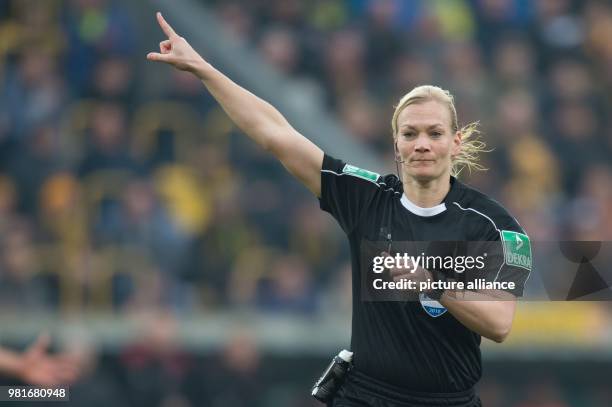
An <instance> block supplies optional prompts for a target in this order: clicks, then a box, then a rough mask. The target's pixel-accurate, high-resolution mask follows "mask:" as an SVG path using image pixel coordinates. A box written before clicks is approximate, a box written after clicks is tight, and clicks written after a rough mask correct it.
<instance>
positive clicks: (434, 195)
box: [404, 174, 450, 208]
mask: <svg viewBox="0 0 612 407" xmlns="http://www.w3.org/2000/svg"><path fill="white" fill-rule="evenodd" d="M448 191H450V175H443V176H441V177H439V178H437V179H433V180H427V181H421V180H417V179H414V178H412V177H409V176H407V175H406V174H404V194H405V195H406V197H407V198H408V199H409V200H410V202H412V203H413V204H415V205H417V206H420V207H421V208H431V207H433V206H436V205H439V204H440V203H441V202H442V201H443V200H444V197H446V195H447V194H448Z"/></svg>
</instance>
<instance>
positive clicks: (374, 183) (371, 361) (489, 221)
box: [320, 155, 530, 393]
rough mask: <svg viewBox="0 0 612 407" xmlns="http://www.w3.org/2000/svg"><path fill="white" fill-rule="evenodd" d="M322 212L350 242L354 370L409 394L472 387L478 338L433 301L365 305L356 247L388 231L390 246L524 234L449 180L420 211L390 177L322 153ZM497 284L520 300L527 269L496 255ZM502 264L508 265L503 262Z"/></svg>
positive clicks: (492, 205)
mask: <svg viewBox="0 0 612 407" xmlns="http://www.w3.org/2000/svg"><path fill="white" fill-rule="evenodd" d="M320 205H321V209H323V210H325V211H327V212H329V213H330V214H332V216H333V217H334V218H335V219H336V220H337V221H338V223H339V224H340V226H341V227H342V229H343V230H344V231H345V232H346V234H347V235H348V237H349V242H350V249H351V261H352V270H353V316H352V337H351V350H352V351H353V352H354V353H355V356H354V367H355V370H356V371H358V372H360V373H362V374H365V375H367V376H369V377H371V378H375V379H376V380H378V381H380V382H383V383H387V384H389V385H390V386H395V387H396V388H401V389H405V390H406V391H412V392H425V393H427V392H433V393H454V392H462V391H466V390H469V389H472V388H473V386H474V385H475V384H476V382H477V381H478V380H479V379H480V376H481V355H480V341H481V337H480V335H478V334H476V333H475V332H473V331H471V330H470V329H468V328H466V327H465V326H464V325H463V324H461V323H460V322H459V321H458V320H457V319H455V318H454V317H453V316H452V315H451V314H450V313H449V312H446V309H445V308H444V307H443V306H442V305H441V304H440V303H438V302H437V301H427V298H424V299H422V301H409V302H394V301H386V302H367V301H363V300H362V292H361V289H360V281H361V279H360V276H359V275H358V274H359V273H360V270H362V266H363V265H362V264H360V263H361V262H362V260H361V258H360V245H361V243H362V241H363V240H364V239H365V240H370V241H375V240H377V239H380V231H381V230H387V229H386V228H387V226H388V225H392V233H393V240H403V241H437V240H448V241H450V240H455V241H500V243H502V240H503V239H504V233H508V232H510V233H518V235H519V236H523V238H526V235H524V231H523V229H522V228H521V227H520V225H519V224H518V223H517V221H516V220H515V219H514V218H513V217H512V216H510V215H509V214H508V212H507V211H506V210H505V209H504V208H503V207H502V206H501V205H500V204H499V203H497V202H495V201H494V200H492V199H490V198H488V197H487V196H486V195H484V194H483V193H481V192H478V191H476V190H474V189H472V188H469V187H468V186H466V185H464V184H463V183H461V182H459V181H458V180H457V179H455V178H453V177H451V188H450V191H449V192H448V194H447V196H446V197H445V198H444V200H443V202H442V203H440V204H439V205H437V206H435V207H432V208H420V207H418V206H416V205H414V204H413V203H411V202H410V201H409V200H408V199H407V198H406V196H405V195H404V194H403V187H402V183H401V181H400V180H399V179H398V177H397V176H395V175H387V176H379V175H378V174H376V173H373V172H370V171H367V170H363V169H360V168H357V167H354V166H352V165H348V164H346V163H344V162H343V161H340V160H337V159H335V158H333V157H330V156H328V155H325V157H324V159H323V167H322V170H321V198H320ZM500 261H501V264H500V265H499V268H498V269H497V275H496V276H495V278H496V280H497V281H504V280H512V281H514V282H516V285H517V286H516V289H515V290H513V291H512V293H513V294H514V295H516V296H521V295H522V291H523V286H524V283H525V281H526V279H527V277H528V275H529V268H530V267H521V265H520V264H518V263H517V264H513V263H512V259H510V261H508V262H506V261H505V259H504V258H503V257H502V258H500ZM506 263H507V264H506Z"/></svg>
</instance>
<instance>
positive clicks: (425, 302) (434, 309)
mask: <svg viewBox="0 0 612 407" xmlns="http://www.w3.org/2000/svg"><path fill="white" fill-rule="evenodd" d="M419 302H420V303H421V307H423V309H424V310H425V312H426V313H427V314H429V316H430V317H432V318H437V317H439V316H441V315H444V314H445V313H446V311H448V310H447V309H446V307H445V306H444V305H442V304H440V303H439V302H438V301H436V300H432V299H431V298H429V297H428V296H427V295H426V294H424V293H421V294H419Z"/></svg>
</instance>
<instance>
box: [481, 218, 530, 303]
mask: <svg viewBox="0 0 612 407" xmlns="http://www.w3.org/2000/svg"><path fill="white" fill-rule="evenodd" d="M491 223H492V225H491V226H490V227H488V228H487V229H488V230H487V232H486V233H484V234H483V235H481V236H482V238H479V239H481V240H482V241H483V247H486V248H487V249H485V250H484V251H486V252H488V253H489V259H488V262H487V263H488V264H489V267H488V268H487V271H486V280H487V281H497V282H506V283H510V282H513V283H514V288H513V289H508V290H506V291H508V292H510V293H511V294H513V295H514V296H516V297H522V296H523V291H524V289H525V282H526V281H527V279H528V278H529V274H530V273H531V267H532V253H531V242H530V240H529V236H527V234H526V233H525V231H524V230H523V228H522V227H521V226H520V225H519V224H518V222H517V221H516V220H515V219H514V218H512V217H511V216H510V215H505V216H502V217H498V218H497V219H494V220H493V219H491ZM491 254H493V256H491Z"/></svg>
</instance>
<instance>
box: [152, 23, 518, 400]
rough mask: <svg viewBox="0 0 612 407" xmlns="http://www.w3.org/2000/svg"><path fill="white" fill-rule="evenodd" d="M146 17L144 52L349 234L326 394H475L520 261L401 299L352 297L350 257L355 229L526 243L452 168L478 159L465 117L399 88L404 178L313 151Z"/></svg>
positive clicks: (446, 102) (445, 96)
mask: <svg viewBox="0 0 612 407" xmlns="http://www.w3.org/2000/svg"><path fill="white" fill-rule="evenodd" d="M157 19H158V22H159V24H160V26H161V28H162V30H163V31H164V33H165V34H166V35H167V37H168V39H167V40H165V41H162V42H161V43H160V52H159V53H157V52H151V53H149V54H148V55H147V58H148V59H149V60H151V61H159V62H165V63H168V64H170V65H172V66H174V67H175V68H178V69H180V70H184V71H188V72H191V73H193V74H194V75H196V76H197V77H198V78H199V79H201V80H202V82H203V84H204V86H205V87H206V88H207V89H208V91H209V92H210V93H211V94H212V95H213V96H214V98H215V99H216V100H217V101H218V102H219V103H220V104H221V106H222V107H223V109H224V110H225V112H226V113H227V114H228V116H229V117H230V118H231V120H232V121H233V122H234V123H235V124H236V125H237V126H238V127H239V128H240V129H241V130H242V131H244V132H245V133H246V134H247V135H248V136H249V137H251V138H252V139H253V140H255V141H256V142H257V143H258V144H259V145H261V146H262V147H263V148H264V149H266V150H268V151H270V152H271V153H272V154H274V155H275V156H276V157H277V158H278V159H279V160H280V161H281V163H282V164H283V165H284V166H285V168H287V170H288V171H289V172H290V173H291V174H293V175H294V176H295V177H296V178H297V179H299V180H300V181H301V182H302V183H303V184H304V185H305V186H306V187H307V188H308V189H309V190H310V191H312V193H313V194H315V195H316V196H317V197H318V198H319V200H320V205H321V208H322V209H323V210H325V211H327V212H330V213H331V214H332V215H333V216H334V217H335V218H336V220H337V221H338V222H339V224H340V225H341V227H342V228H343V230H344V231H345V232H346V233H347V235H348V238H349V241H350V246H351V256H352V268H353V323H352V338H351V350H352V351H353V352H354V360H353V364H354V365H353V368H352V369H351V371H350V373H349V374H348V380H346V382H345V383H344V384H343V385H342V387H341V388H340V390H339V391H338V392H337V393H336V395H335V397H334V398H333V400H332V401H330V402H329V403H330V404H329V405H333V406H353V405H354V406H363V405H375V406H397V405H400V406H417V405H418V406H421V405H427V406H439V405H445V406H478V405H480V401H479V399H478V397H477V396H476V394H475V392H474V385H475V384H476V382H477V381H478V380H479V378H480V375H481V360H480V349H479V345H480V338H481V336H485V337H487V338H489V339H492V340H494V341H496V342H502V341H503V340H504V339H505V338H506V336H507V335H508V333H509V331H510V327H511V325H512V320H513V317H514V311H515V302H516V301H515V296H516V295H522V288H523V284H524V281H525V280H526V278H527V276H528V274H529V267H525V264H523V265H522V266H523V267H520V265H518V264H515V263H516V262H515V261H514V260H513V259H514V257H513V256H508V257H505V256H503V257H499V258H497V260H499V262H498V263H496V264H494V266H495V267H496V268H495V272H496V273H495V275H494V279H495V280H496V281H512V282H514V283H515V288H514V289H513V290H509V292H508V293H507V292H487V293H475V292H470V293H469V295H468V294H467V293H466V292H459V291H454V290H443V289H439V288H436V289H432V288H431V287H427V288H423V289H422V290H421V294H422V295H421V296H420V297H419V298H420V300H419V301H416V302H408V303H407V302H399V301H395V302H394V301H379V302H377V301H363V300H362V295H361V294H362V293H361V292H360V289H359V288H360V281H361V279H360V275H359V274H360V273H361V272H362V268H363V270H367V269H368V268H367V267H363V266H368V264H365V263H367V261H362V259H361V244H362V243H363V242H364V241H376V240H380V239H381V238H382V239H387V240H388V242H389V246H392V245H393V242H394V241H395V242H400V241H402V242H407V241H435V240H445V241H452V240H455V241H497V242H499V243H500V245H502V244H503V245H504V246H503V247H504V253H510V254H512V253H511V252H512V250H515V249H516V247H514V246H512V245H513V244H514V245H515V246H518V245H519V243H518V242H521V244H520V249H521V250H523V252H522V253H527V252H525V248H528V247H529V241H528V238H527V236H526V235H524V233H523V230H522V229H521V228H520V226H519V225H518V223H517V222H516V221H515V220H514V218H512V217H511V216H510V215H508V213H507V212H506V211H505V210H504V209H503V208H502V207H501V206H500V205H499V204H497V203H496V202H494V201H492V200H491V199H489V198H487V197H486V196H485V195H483V194H481V193H479V192H477V191H475V190H473V189H470V188H469V187H467V186H465V185H463V184H462V183H460V182H459V181H457V180H456V179H455V177H454V176H452V174H456V173H457V171H459V170H460V167H461V166H468V167H478V165H477V164H475V163H474V161H473V158H474V155H475V153H477V152H478V151H479V150H482V145H480V144H478V143H476V142H474V141H470V140H469V138H470V136H471V135H472V133H473V132H474V130H475V129H474V126H468V127H467V128H464V129H459V127H458V125H457V114H456V111H455V107H454V104H453V100H452V97H451V96H450V94H449V93H448V92H446V91H443V90H442V89H440V88H437V87H433V86H425V87H419V88H416V89H414V90H413V91H411V92H410V93H408V94H407V95H406V96H404V97H403V98H402V100H401V101H400V103H399V105H398V107H397V109H396V111H395V114H394V116H393V120H392V128H393V137H394V146H395V151H396V155H397V157H396V161H397V162H398V163H399V164H401V179H402V180H403V182H402V181H400V179H399V178H398V177H396V176H394V175H388V176H385V177H381V176H379V175H378V174H376V173H373V172H371V171H367V170H363V169H360V168H357V167H354V166H351V165H348V164H345V163H344V162H342V161H340V160H337V159H335V158H333V157H331V156H329V155H326V154H324V152H323V151H322V150H321V149H320V148H319V147H317V146H316V145H314V144H313V143H312V142H310V141H309V140H308V139H307V138H305V137H304V136H302V135H301V134H300V133H298V132H297V131H296V130H295V129H294V128H293V127H291V125H290V124H289V123H288V122H287V120H285V118H284V117H283V116H282V115H281V114H280V113H279V112H278V111H277V110H276V109H275V108H274V107H273V106H271V105H270V104H268V103H267V102H265V101H263V100H261V99H259V98H258V97H257V96H255V95H253V94H252V93H250V92H248V91H247V90H245V89H243V88H241V87H240V86H238V85H236V84H235V83H234V82H232V81H231V80H230V79H228V78H227V77H226V76H224V75H223V74H222V73H221V72H219V71H217V70H216V69H215V68H214V67H213V66H211V65H210V64H209V63H208V62H206V61H205V60H204V59H203V58H202V57H201V56H200V55H199V54H198V53H197V52H195V51H194V50H193V49H192V47H191V46H190V45H189V44H188V42H187V41H186V40H185V39H184V38H182V37H180V36H179V35H177V34H176V33H175V32H174V30H173V29H172V28H171V27H170V25H168V23H167V22H166V21H165V20H164V18H163V17H162V16H161V14H160V13H158V14H157ZM389 249H390V250H392V248H391V247H390V248H389ZM516 250H518V249H516ZM528 254H529V255H530V251H528ZM390 268H391V275H392V276H393V277H394V278H395V279H396V280H399V279H401V278H405V277H406V276H408V277H410V278H411V279H413V280H415V281H427V280H434V278H433V277H434V276H433V275H432V273H431V272H430V271H428V270H426V269H424V268H422V267H420V268H418V269H417V272H414V271H415V270H413V272H412V273H409V272H404V271H403V270H402V269H399V268H396V267H390ZM425 293H427V294H429V296H430V297H432V298H428V297H427V296H426V295H423V294H425ZM468 297H469V298H468ZM500 297H502V298H500ZM478 300H484V301H478Z"/></svg>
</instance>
